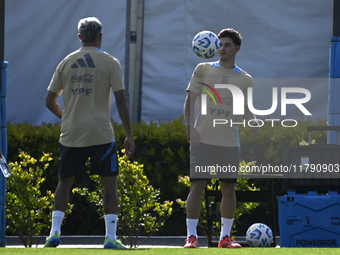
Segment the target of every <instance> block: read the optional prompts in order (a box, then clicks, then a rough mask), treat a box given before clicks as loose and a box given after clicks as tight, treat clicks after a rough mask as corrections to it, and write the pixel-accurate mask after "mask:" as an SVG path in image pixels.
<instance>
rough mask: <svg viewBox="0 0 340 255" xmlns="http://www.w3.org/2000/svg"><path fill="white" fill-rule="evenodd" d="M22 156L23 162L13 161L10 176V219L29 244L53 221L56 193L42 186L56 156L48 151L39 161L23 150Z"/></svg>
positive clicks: (8, 207)
mask: <svg viewBox="0 0 340 255" xmlns="http://www.w3.org/2000/svg"><path fill="white" fill-rule="evenodd" d="M19 158H20V159H21V162H19V163H18V162H11V163H9V166H10V168H11V170H12V175H11V176H9V177H8V179H7V196H6V215H7V222H8V228H9V230H10V231H12V232H13V233H15V234H17V235H18V236H19V238H20V240H21V241H22V243H23V244H24V245H25V247H32V237H33V236H38V235H41V236H42V235H44V234H46V233H47V231H48V229H49V227H50V223H51V218H52V210H53V199H54V194H53V193H52V192H51V191H49V190H46V191H44V192H42V191H41V189H40V188H41V185H42V183H44V182H45V178H44V177H43V173H44V171H46V169H47V168H48V166H49V162H50V161H51V160H52V157H51V155H50V154H47V153H44V155H43V156H42V157H41V158H40V160H39V162H38V161H37V160H36V159H34V158H33V157H31V156H29V155H28V154H27V153H25V152H21V153H20V154H19ZM44 194H45V195H44ZM70 208H71V206H69V209H68V210H67V212H66V214H68V213H69V212H70Z"/></svg>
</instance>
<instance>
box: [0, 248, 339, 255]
mask: <svg viewBox="0 0 340 255" xmlns="http://www.w3.org/2000/svg"><path fill="white" fill-rule="evenodd" d="M0 254H1V255H7V254H8V255H30V254H32V255H40V254H42V255H45V254H53V255H79V254H80V255H82V254H84V255H99V254H100V255H105V254H110V255H111V254H114V255H120V254H124V255H127V254H131V255H182V254H183V255H186V254H202V255H203V254H204V255H206V254H208V255H212V254H232V255H234V254H235V255H257V254H261V255H276V254H279V255H302V254H306V255H307V254H308V255H316V254H320V255H321V254H322V255H324V254H340V249H338V248H241V249H218V248H200V249H183V248H145V249H143V248H137V249H128V250H114V251H113V250H104V249H91V248H86V249H78V248H47V249H43V248H32V249H23V248H0Z"/></svg>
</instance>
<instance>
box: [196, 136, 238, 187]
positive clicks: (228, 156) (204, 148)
mask: <svg viewBox="0 0 340 255" xmlns="http://www.w3.org/2000/svg"><path fill="white" fill-rule="evenodd" d="M190 147H191V150H190V180H191V181H199V180H201V181H202V180H209V179H212V178H218V179H219V180H220V181H222V182H229V183H236V182H237V178H236V176H237V173H238V169H239V165H240V149H239V147H223V146H214V145H209V144H204V143H201V144H200V146H198V147H196V146H190ZM212 166H213V168H211V167H212ZM211 169H212V170H213V171H211Z"/></svg>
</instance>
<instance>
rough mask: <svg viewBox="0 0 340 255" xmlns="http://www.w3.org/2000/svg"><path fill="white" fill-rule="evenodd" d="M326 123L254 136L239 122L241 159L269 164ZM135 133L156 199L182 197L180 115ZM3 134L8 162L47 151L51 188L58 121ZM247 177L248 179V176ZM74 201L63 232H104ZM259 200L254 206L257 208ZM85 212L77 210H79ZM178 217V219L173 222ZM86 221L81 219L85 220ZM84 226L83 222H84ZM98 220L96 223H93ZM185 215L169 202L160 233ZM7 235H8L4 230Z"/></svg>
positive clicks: (179, 229)
mask: <svg viewBox="0 0 340 255" xmlns="http://www.w3.org/2000/svg"><path fill="white" fill-rule="evenodd" d="M112 124H113V127H114V130H115V136H116V140H117V146H118V148H119V149H122V148H123V144H124V143H123V141H124V138H125V131H124V127H123V125H122V124H118V123H116V122H113V123H112ZM313 125H314V126H315V125H326V121H323V120H309V119H307V120H306V119H305V120H302V119H301V120H298V125H297V126H296V127H294V128H284V127H281V126H280V125H275V127H271V125H270V124H265V125H264V126H263V127H262V128H261V131H260V132H259V135H258V136H253V135H251V134H250V132H249V128H248V127H246V128H244V127H242V126H241V127H239V134H240V140H241V159H242V160H244V161H245V162H252V161H255V162H256V164H257V165H260V164H264V165H265V164H271V165H273V166H275V165H279V164H281V163H282V158H283V148H284V146H286V145H299V142H301V141H303V140H304V141H307V140H308V132H307V126H313ZM132 130H133V132H134V137H135V144H136V152H135V154H134V155H133V158H132V159H133V160H134V161H137V162H138V163H139V164H143V165H144V173H145V175H146V176H147V178H148V180H149V182H150V185H152V186H153V187H154V188H155V189H158V190H160V200H161V201H166V200H169V201H176V199H177V198H180V199H182V200H184V199H186V196H187V194H188V192H189V190H188V187H187V186H185V185H184V184H183V183H179V182H178V176H186V175H188V173H189V144H188V142H187V138H186V128H185V125H184V123H183V117H180V118H178V119H175V120H171V121H167V122H164V121H158V122H152V121H151V122H150V123H145V122H141V123H138V124H133V125H132ZM7 134H8V144H9V148H8V157H7V161H8V162H15V161H17V159H18V156H17V155H18V151H19V149H21V150H24V151H25V152H27V153H28V154H29V155H31V156H32V157H34V158H39V157H40V156H41V153H42V152H51V153H52V157H53V159H54V160H53V161H51V162H50V166H49V168H48V169H47V170H46V171H45V172H44V177H45V179H46V181H45V182H44V183H42V184H41V188H40V190H41V192H45V190H53V191H54V190H55V188H56V185H57V181H58V155H59V154H58V150H59V147H58V139H59V135H60V124H59V123H58V124H55V125H52V124H47V123H43V124H42V125H41V126H35V125H32V124H29V123H19V124H18V123H16V124H11V123H8V125H7ZM313 139H314V140H315V141H316V143H319V144H320V143H326V141H327V132H325V131H322V132H320V131H316V132H313ZM249 182H250V181H249ZM273 182H274V187H275V192H277V194H280V192H281V193H282V184H281V183H282V180H281V179H277V180H273ZM75 185H77V186H81V185H83V186H84V187H88V188H89V189H90V190H95V188H96V187H95V183H93V181H92V180H91V179H90V178H89V177H88V175H87V174H86V173H85V174H81V175H79V176H78V177H77V179H76V183H75ZM248 185H249V186H252V185H254V186H256V187H257V188H258V189H260V190H268V185H267V183H266V181H264V180H261V179H257V180H254V179H252V180H251V182H250V183H248ZM70 203H71V204H75V205H76V207H75V208H74V209H73V210H74V212H76V213H74V214H72V215H69V216H68V217H67V219H66V223H67V224H65V226H63V233H64V234H79V233H81V234H89V235H90V234H96V235H101V234H103V229H104V227H103V226H104V225H103V221H101V220H98V221H94V220H93V218H95V217H97V213H96V211H95V210H88V208H89V207H90V205H89V204H88V202H87V201H86V199H85V198H84V197H82V196H80V195H79V194H74V195H73V196H72V197H71V200H70ZM261 206H262V205H260V206H259V207H261ZM84 210H87V214H85V215H82V211H84ZM179 221H182V223H181V224H178V222H179ZM84 222H85V224H84ZM85 225H86V227H85ZM98 225H100V226H101V227H97V226H98ZM185 231H186V229H185V215H184V213H183V209H182V208H181V207H180V205H179V204H177V203H174V204H173V213H172V216H170V218H169V219H168V220H167V221H166V223H165V226H164V227H163V228H162V229H161V230H160V232H159V233H160V234H164V235H176V234H183V235H184V234H185ZM7 233H8V234H12V233H10V232H9V231H8V232H7Z"/></svg>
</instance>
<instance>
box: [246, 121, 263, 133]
mask: <svg viewBox="0 0 340 255" xmlns="http://www.w3.org/2000/svg"><path fill="white" fill-rule="evenodd" d="M248 124H249V126H250V133H251V134H252V135H257V134H258V133H259V131H260V129H261V127H260V124H259V123H258V122H257V120H252V121H250V122H249V123H248Z"/></svg>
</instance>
